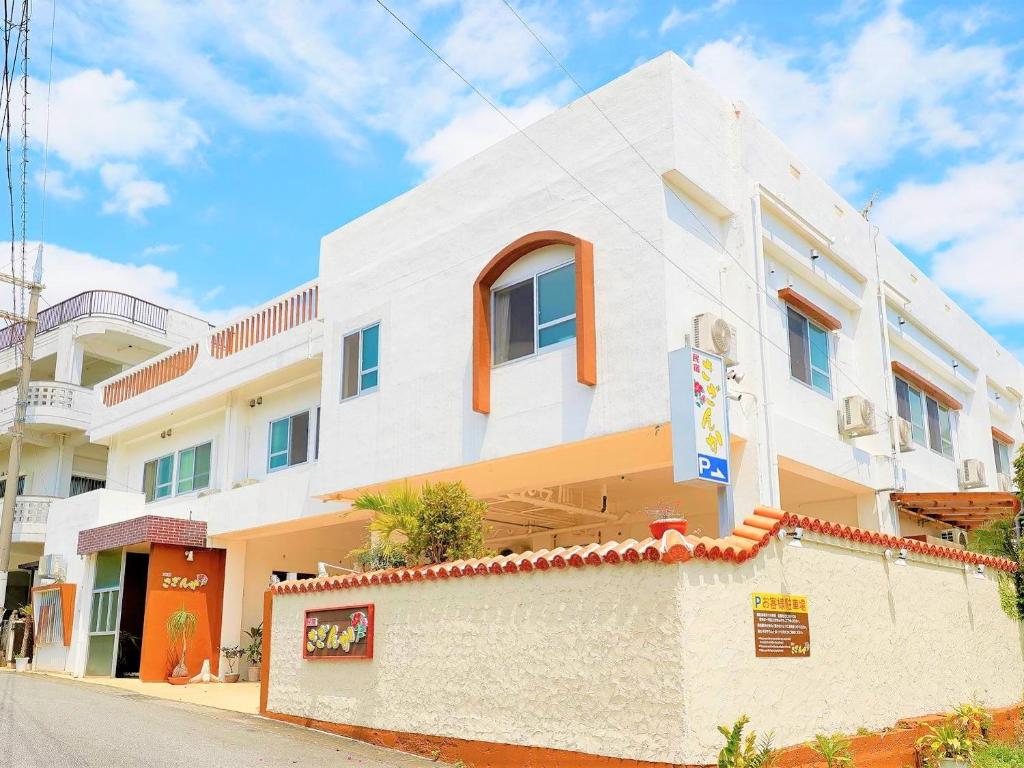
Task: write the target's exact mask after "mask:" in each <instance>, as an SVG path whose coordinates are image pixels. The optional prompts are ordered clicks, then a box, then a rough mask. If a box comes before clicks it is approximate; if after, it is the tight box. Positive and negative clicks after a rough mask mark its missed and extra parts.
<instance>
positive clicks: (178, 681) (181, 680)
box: [167, 677, 192, 685]
mask: <svg viewBox="0 0 1024 768" xmlns="http://www.w3.org/2000/svg"><path fill="white" fill-rule="evenodd" d="M191 679H192V678H191V677H168V678H167V682H168V683H170V684H171V685H185V683H187V682H188V681H189V680H191Z"/></svg>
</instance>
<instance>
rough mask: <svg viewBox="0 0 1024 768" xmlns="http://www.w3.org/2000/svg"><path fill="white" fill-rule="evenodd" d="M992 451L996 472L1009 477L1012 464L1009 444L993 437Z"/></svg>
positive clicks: (1011, 472) (1011, 471)
mask: <svg viewBox="0 0 1024 768" xmlns="http://www.w3.org/2000/svg"><path fill="white" fill-rule="evenodd" d="M992 451H993V453H995V455H996V472H998V473H999V474H1000V475H1006V476H1007V477H1010V476H1011V475H1012V474H1013V465H1012V464H1011V463H1010V446H1008V445H1007V444H1006V443H1004V442H1003V441H1002V440H998V439H996V438H994V437H993V438H992Z"/></svg>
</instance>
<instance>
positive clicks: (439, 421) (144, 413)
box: [46, 54, 1024, 679]
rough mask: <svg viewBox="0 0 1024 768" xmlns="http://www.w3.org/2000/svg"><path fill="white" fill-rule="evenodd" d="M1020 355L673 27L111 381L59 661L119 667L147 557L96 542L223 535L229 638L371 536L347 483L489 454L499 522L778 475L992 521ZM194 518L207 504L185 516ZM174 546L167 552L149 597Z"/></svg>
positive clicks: (692, 501) (567, 517)
mask: <svg viewBox="0 0 1024 768" xmlns="http://www.w3.org/2000/svg"><path fill="white" fill-rule="evenodd" d="M595 103H596V105H598V106H599V107H600V110H599V109H597V108H596V106H595ZM623 137H625V140H624V138H623ZM712 315H714V316H718V317H719V318H721V319H722V320H724V321H725V323H727V324H728V325H731V326H732V327H733V328H734V331H735V335H734V337H733V340H732V342H731V344H728V345H727V346H728V349H726V348H725V347H723V348H722V350H720V351H726V352H727V356H728V357H729V358H730V362H731V363H732V364H733V370H734V371H736V372H738V373H739V374H740V375H739V377H737V378H736V379H734V380H733V381H732V382H731V383H730V393H731V395H732V397H733V398H735V399H732V400H730V402H729V408H730V411H729V417H730V422H731V431H732V435H731V445H730V451H731V460H732V471H733V486H734V510H735V511H734V519H733V520H731V521H723V522H724V523H726V525H725V529H724V530H723V527H722V526H721V525H720V523H719V518H718V513H717V507H716V502H715V497H714V494H713V493H712V492H711V491H709V490H706V489H704V488H697V487H692V486H682V485H677V484H675V483H674V482H673V474H672V447H671V443H672V435H671V432H672V430H671V419H670V413H669V403H670V393H669V378H668V365H667V360H668V354H669V352H670V351H672V350H675V349H677V348H679V347H682V346H684V345H686V344H687V342H688V341H697V340H698V338H697V337H696V336H695V334H699V333H701V329H698V328H696V327H695V318H698V317H702V320H701V323H702V324H703V325H704V329H705V332H706V328H707V323H708V322H709V321H713V319H714V318H713V317H712ZM717 327H718V329H721V328H722V326H721V325H718V326H717ZM1022 373H1024V372H1022V369H1021V364H1020V363H1019V362H1018V361H1017V360H1016V359H1015V358H1014V357H1013V355H1012V354H1010V353H1009V352H1008V351H1007V350H1006V349H1004V348H1002V347H1001V346H1000V345H999V344H998V343H997V342H996V341H995V340H994V339H993V338H992V337H991V336H990V335H988V334H987V333H986V332H985V331H984V330H983V329H982V328H981V327H980V326H978V324H977V323H975V322H974V321H973V320H972V319H971V318H970V317H969V316H968V315H967V313H966V312H965V311H964V310H963V309H961V308H960V307H959V306H957V305H956V304H955V303H954V302H953V300H952V299H950V298H949V297H948V296H947V295H945V294H944V293H943V292H942V291H940V290H939V288H938V287H937V286H936V285H935V284H934V283H932V282H931V281H930V280H929V279H928V277H926V276H925V275H924V274H923V273H922V272H921V271H920V270H919V269H918V268H917V267H916V266H915V265H914V264H913V263H912V262H911V261H910V260H908V259H907V258H906V257H905V256H903V255H902V254H901V253H900V252H899V251H898V250H897V249H896V248H895V247H894V246H893V245H892V244H890V243H889V242H888V241H887V240H886V239H885V236H884V233H880V232H878V230H877V228H876V227H875V226H874V225H872V224H871V223H870V222H869V221H866V220H865V219H864V218H863V217H862V216H861V215H860V213H859V211H858V210H857V208H856V207H854V206H852V205H851V204H850V203H848V202H847V201H845V200H844V199H843V198H841V197H840V196H839V195H838V193H836V192H835V191H834V190H832V189H831V188H830V187H829V186H828V185H827V184H826V183H825V182H824V181H822V180H821V179H820V178H818V177H817V176H815V174H814V172H813V169H811V168H808V167H807V166H806V165H804V164H803V163H802V162H801V161H800V159H799V158H797V157H796V156H794V155H793V154H792V153H791V152H790V151H789V150H787V149H786V147H785V146H784V145H783V144H782V143H781V142H780V141H779V140H778V139H777V138H776V137H774V136H773V135H772V134H771V133H769V132H768V131H767V130H766V129H765V128H764V126H762V125H761V124H760V123H758V122H757V120H756V118H755V117H754V116H753V115H751V114H749V113H748V112H747V110H746V108H745V107H744V106H743V105H742V104H736V103H731V102H728V101H726V100H724V99H723V98H722V97H721V96H719V95H718V94H716V93H714V92H713V91H711V90H710V89H709V88H708V87H707V86H706V85H705V84H704V83H703V82H702V81H700V80H699V79H698V78H697V77H696V76H695V75H694V74H693V72H692V71H691V70H690V69H689V67H687V65H686V64H685V63H684V62H683V61H682V60H680V59H679V58H678V57H676V56H674V55H672V54H666V55H664V56H662V57H659V58H658V59H656V60H654V61H652V62H649V63H647V64H645V65H643V66H641V67H639V68H637V69H636V70H634V71H633V72H631V73H629V74H628V75H626V76H624V77H622V78H619V79H618V80H615V81H614V82H612V83H610V84H608V85H607V86H605V87H603V88H601V89H599V90H598V91H596V92H595V93H594V94H593V95H592V100H591V98H590V97H588V98H584V99H580V100H578V101H576V102H574V103H573V104H571V105H569V106H568V107H566V108H564V109H562V110H560V111H558V112H556V113H554V114H553V115H551V116H549V117H547V118H545V119H544V120H542V121H540V122H539V123H537V124H536V125H534V126H532V127H530V128H529V129H528V130H527V131H526V133H525V135H523V134H520V135H516V136H513V137H511V138H509V139H506V140H505V141H502V142H501V143H499V144H498V145H496V146H494V147H492V148H490V149H488V150H486V151H484V152H482V153H481V154H479V155H477V156H476V157H474V158H472V159H470V160H468V161H466V162H464V163H462V164H461V165H459V166H457V167H456V168H454V169H452V170H451V171H449V172H448V173H445V174H443V175H441V176H439V177H437V178H434V179H431V180H430V181H427V182H426V183H424V184H422V185H421V186H419V187H417V188H415V189H413V190H411V191H410V192H408V193H407V194H405V195H402V196H401V197H399V198H397V199H395V200H393V201H391V202H389V203H387V204H385V205H383V206H381V207H380V208H378V209H376V210H374V211H372V212H370V213H368V214H366V215H365V216H362V217H360V218H358V219H356V220H354V221H352V222H350V223H349V224H347V225H345V226H343V227H342V228H340V229H338V230H337V231H335V232H333V233H331V234H329V235H328V236H327V237H325V238H324V240H323V243H322V249H321V262H320V274H319V278H318V280H317V281H316V282H315V283H311V284H308V285H306V286H302V287H300V288H298V289H295V290H294V291H289V292H287V293H286V294H284V295H283V296H282V297H281V298H280V299H278V300H275V301H273V302H270V303H269V304H268V305H267V306H266V307H263V308H261V309H260V310H258V311H257V312H255V313H254V314H253V315H252V316H251V317H250V318H247V319H245V320H243V321H240V322H239V323H236V324H235V325H233V326H231V327H229V328H225V329H220V330H217V331H215V332H213V333H212V334H211V335H210V336H208V337H205V338H201V339H199V340H198V341H195V342H192V343H191V344H190V345H187V346H185V347H182V348H180V349H178V350H172V351H170V352H168V353H167V354H165V355H164V356H162V357H161V358H159V359H158V360H157V361H155V362H149V363H146V364H145V365H143V366H140V367H138V368H136V369H133V370H132V371H129V372H126V373H124V374H122V375H121V376H119V377H117V378H115V379H114V380H113V381H111V382H108V383H107V384H106V385H105V386H104V388H103V392H104V395H103V405H101V406H98V407H97V409H96V411H95V413H94V414H93V418H92V422H91V426H90V429H89V435H90V439H91V440H92V441H93V442H94V443H99V444H102V445H105V446H107V447H108V448H109V451H110V455H109V466H108V470H107V476H108V478H109V481H110V483H109V486H108V488H107V489H106V490H98V491H93V492H91V493H88V494H84V495H81V496H77V497H75V498H74V499H68V500H66V501H62V502H60V505H59V506H60V510H61V513H60V515H51V520H50V524H49V525H48V529H47V539H46V550H47V552H52V553H55V554H61V555H63V556H64V557H65V558H66V561H67V580H68V581H69V582H74V583H76V584H77V585H78V587H77V588H78V591H79V595H80V597H79V599H78V601H77V609H76V613H75V631H74V636H75V642H74V644H72V646H71V648H70V653H69V654H68V655H67V657H66V659H62V660H61V661H62V662H63V663H64V664H65V665H66V667H67V668H68V669H69V670H70V671H72V672H74V673H75V674H83V673H85V672H89V673H98V674H109V673H110V672H111V670H112V669H113V667H114V666H117V665H114V664H113V662H112V659H111V656H110V655H109V654H110V653H111V651H110V648H109V647H108V645H105V644H103V643H104V642H105V641H103V642H101V641H99V640H96V638H102V637H106V636H109V635H110V634H111V633H113V632H115V631H117V630H118V629H119V628H120V629H124V625H123V621H122V619H120V618H118V617H119V616H120V615H121V614H120V612H118V611H113V612H111V613H109V618H110V620H109V621H106V622H105V623H104V622H100V623H99V624H98V623H97V622H96V620H95V616H91V615H90V610H91V609H90V606H91V605H92V602H93V601H95V599H96V598H95V596H94V597H93V601H90V599H88V597H87V596H88V595H90V594H99V593H100V592H104V591H111V590H113V591H114V597H113V598H104V599H109V600H114V602H113V603H112V604H114V605H117V604H118V603H117V600H118V599H121V598H118V590H121V591H122V592H124V593H125V595H127V592H128V590H129V588H130V585H129V583H128V581H126V580H125V578H124V577H123V576H122V577H121V579H120V581H118V579H116V578H115V579H114V580H113V582H112V583H107V582H104V585H101V586H99V587H96V585H94V583H93V580H94V577H95V573H96V562H97V558H98V553H102V552H104V551H106V552H111V551H113V552H114V553H115V554H114V555H111V556H112V557H116V558H121V561H122V562H123V564H124V565H123V567H126V566H127V564H128V561H129V557H128V554H124V555H122V554H121V552H122V550H123V551H124V552H125V553H131V554H133V555H135V554H137V555H143V554H145V553H150V556H153V553H154V552H155V550H154V547H156V546H157V545H159V546H161V547H166V546H171V547H177V548H178V550H180V552H184V553H189V554H188V556H189V557H198V556H199V555H198V554H197V553H196V552H195V551H194V550H195V549H198V548H201V544H200V545H197V544H195V541H196V540H197V537H198V538H202V537H205V541H204V543H205V544H206V545H207V548H209V549H212V550H215V551H222V553H223V554H222V555H221V556H222V558H223V561H222V565H217V564H216V563H214V565H213V566H211V567H216V568H222V569H223V583H222V594H223V601H222V603H221V602H220V597H219V595H220V592H219V591H218V590H220V589H221V585H220V584H216V585H214V584H213V582H214V581H217V580H216V579H211V585H212V586H211V590H212V591H214V592H216V595H215V596H214V597H213V598H210V600H208V602H209V603H210V604H214V603H216V604H218V605H219V606H220V607H219V608H218V609H216V610H214V609H210V615H209V621H210V627H209V635H210V637H209V642H208V644H207V647H208V652H211V653H213V649H215V648H216V647H217V646H218V645H233V644H235V643H237V642H238V641H239V638H240V632H241V630H242V629H244V628H246V627H249V626H252V625H255V624H256V623H258V622H259V621H260V617H261V615H262V604H263V593H264V591H265V589H266V587H267V585H268V583H269V581H270V579H271V578H272V576H273V575H275V574H277V575H279V576H284V575H286V574H304V573H312V572H315V570H316V567H317V563H318V561H327V562H332V563H342V564H344V565H351V561H350V560H349V559H348V556H347V553H348V552H349V551H350V550H351V549H352V548H353V547H355V546H358V545H360V544H361V543H362V542H363V540H364V520H365V518H363V517H361V516H360V515H359V514H357V513H347V512H346V510H347V509H348V507H349V504H348V502H349V501H351V500H352V499H353V498H354V497H355V496H357V495H358V494H359V493H360V492H361V491H364V490H367V489H377V488H388V487H391V486H394V485H397V484H402V483H405V482H409V483H414V484H415V483H422V482H425V481H430V480H435V479H459V480H462V481H463V482H465V483H466V484H467V486H469V488H470V489H471V490H472V491H473V492H474V493H476V494H477V495H479V496H480V497H482V498H485V499H487V501H488V503H489V507H490V514H489V519H490V524H491V526H492V528H491V530H490V541H491V543H492V545H493V546H494V548H495V549H497V550H499V551H501V550H505V549H511V550H515V551H521V550H524V549H537V548H545V547H546V548H551V547H554V546H565V545H569V544H574V543H583V542H592V541H607V540H610V539H616V540H620V541H621V540H622V539H623V538H629V537H634V538H641V537H642V536H644V535H645V531H646V528H647V523H648V522H649V520H650V519H651V518H652V517H654V516H661V515H663V514H664V513H665V512H666V511H670V512H673V513H675V514H679V515H685V516H686V517H687V518H688V519H689V520H690V525H691V531H696V532H698V533H699V534H703V535H705V536H709V537H715V536H725V535H727V534H729V533H730V528H731V525H732V524H734V523H735V524H738V523H741V522H742V520H743V519H744V518H745V517H746V516H747V515H748V514H749V513H750V511H751V509H752V508H753V507H754V506H755V505H758V504H767V505H771V506H776V507H779V506H781V507H782V508H784V509H785V510H787V511H789V512H792V513H797V514H808V515H814V516H817V517H820V518H825V519H828V520H832V521H838V522H842V523H844V524H847V525H851V526H860V527H863V528H869V529H874V530H881V531H883V532H888V533H897V532H899V533H902V534H903V535H931V536H939V535H941V534H942V533H943V532H944V531H949V530H951V529H952V528H954V527H963V528H970V527H972V526H973V525H976V524H978V523H980V522H982V521H983V519H987V518H989V517H990V516H991V515H992V514H996V513H997V512H996V511H995V510H1002V509H1006V510H1009V509H1012V508H1014V502H1013V499H1012V498H1011V497H1010V495H1009V494H1007V493H1005V491H1006V490H1008V482H1009V480H1008V478H1007V477H1005V476H1007V475H1008V474H1009V468H1008V460H1009V457H1010V455H1011V452H1012V448H1013V445H1014V444H1015V443H1016V442H1018V441H1019V440H1020V435H1021V422H1020V400H1021V393H1022V392H1024V375H1022ZM851 398H852V399H851ZM871 406H873V412H874V413H873V416H872V414H871V411H872V407H871ZM847 411H849V413H848V414H847ZM844 419H845V424H844ZM901 419H902V420H904V421H905V422H907V423H906V424H904V423H903V421H901ZM115 489H116V490H115ZM1001 491H1002V492H1001ZM920 493H929V494H939V495H934V496H928V497H920V496H917V495H915V494H920ZM980 494H984V495H980ZM979 509H981V510H982V511H980V512H979V511H977V510H979ZM144 518H145V519H147V520H149V521H150V522H148V523H146V524H145V525H143V524H142V523H140V522H138V521H140V520H142V519H144ZM167 520H178V521H191V523H190V525H193V524H194V525H196V526H198V528H189V529H188V530H186V529H185V528H184V527H183V526H184V524H181V525H178V526H177V527H175V526H170V527H171V528H174V531H175V532H174V533H173V534H168V535H166V536H165V535H164V534H160V533H157V528H158V527H159V526H160V525H170V523H167V522H166V521H167ZM130 521H136V523H134V524H133V523H132V522H130ZM133 525H134V527H133ZM204 525H205V528H204V527H203V526H204ZM105 526H106V527H105ZM111 526H112V527H111ZM80 534H81V537H80ZM161 552H163V550H161ZM179 554H180V553H179ZM165 555H166V553H164V554H161V558H163V559H162V560H161V563H164V562H169V560H167V557H171V556H165ZM177 559H178V560H180V561H181V563H182V564H183V565H182V566H181V567H182V568H184V569H185V571H188V569H189V568H190V567H191V566H185V565H184V563H185V562H190V563H191V562H193V561H192V560H186V558H185V557H182V556H178V557H177ZM172 560H173V557H172ZM211 562H213V561H211ZM138 567H140V568H141V567H143V565H139V566H138ZM161 567H163V566H161ZM171 572H172V571H161V572H160V573H157V572H156V571H155V570H154V567H153V566H151V567H150V568H149V586H148V590H149V594H150V596H152V595H153V594H154V590H156V592H157V593H159V589H160V587H159V585H156V586H155V585H154V577H155V576H159V575H160V574H161V573H163V574H164V575H167V574H169V573H171ZM189 572H190V571H189ZM204 575H209V574H204ZM94 587H96V588H95V589H94ZM211 601H212V602H211ZM144 603H145V600H143V604H144ZM204 610H205V609H204ZM142 612H143V610H142V609H139V610H138V611H136V612H135V613H134V614H133V615H132V617H131V620H130V623H131V625H132V627H134V628H137V629H139V631H142V628H143V625H144V624H145V623H146V622H148V621H149V619H148V618H145V619H144V618H143V616H142V615H141V613H142ZM142 636H143V645H146V643H147V641H149V642H151V643H152V644H154V645H155V644H158V643H159V640H158V638H156V637H155V635H154V634H149V635H147V634H146V633H145V632H143V635H142ZM94 641H95V647H96V648H98V649H99V650H98V651H96V652H95V653H94V652H93V651H92V650H91V649H90V644H91V643H93V642H94ZM153 654H154V656H158V655H159V654H158V653H157V652H156V651H154V652H153ZM145 655H146V651H145V650H144V651H143V656H144V657H145ZM213 655H215V656H216V655H217V654H216V653H213ZM115 656H116V653H115ZM112 665H113V666H112ZM145 666H146V661H145V658H144V659H143V661H142V667H143V668H144V669H145ZM120 671H132V670H120ZM143 676H144V677H145V674H144V675H143ZM152 678H153V679H159V678H160V674H154V675H153V676H152Z"/></svg>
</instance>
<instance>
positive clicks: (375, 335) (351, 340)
mask: <svg viewBox="0 0 1024 768" xmlns="http://www.w3.org/2000/svg"><path fill="white" fill-rule="evenodd" d="M341 358H342V361H341V399H342V400H346V399H348V398H350V397H355V396H356V395H361V394H363V393H364V392H372V391H373V390H375V389H376V388H377V386H378V384H380V323H374V324H373V325H370V326H367V327H366V328H363V329H362V330H360V331H356V332H355V333H350V334H348V335H347V336H345V339H344V341H343V342H342V349H341Z"/></svg>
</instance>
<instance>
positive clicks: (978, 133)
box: [693, 5, 1008, 188]
mask: <svg viewBox="0 0 1024 768" xmlns="http://www.w3.org/2000/svg"><path fill="white" fill-rule="evenodd" d="M802 54H803V52H802V51H797V50H791V49H786V48H775V49H764V48H762V47H759V46H756V45H755V43H754V42H753V41H751V40H748V39H743V38H737V39H734V40H728V41H726V40H719V41H715V42H713V43H709V44H707V45H705V46H703V47H702V48H700V49H699V50H698V52H697V53H696V55H695V56H694V61H693V63H694V67H695V68H696V69H697V71H698V72H700V73H701V74H703V75H704V76H705V77H707V78H708V79H709V80H710V81H711V82H712V83H714V84H715V85H717V86H718V87H719V88H720V89H721V90H722V91H723V92H724V93H725V94H727V95H728V96H730V97H732V98H737V99H743V100H745V101H746V102H747V103H748V104H749V105H750V107H751V108H752V109H753V111H754V113H755V114H756V115H757V116H758V117H759V118H760V119H761V120H763V121H764V122H765V124H766V125H767V126H768V127H769V128H771V129H772V130H774V131H775V132H776V133H778V134H779V135H780V136H781V137H782V138H783V140H784V141H786V142H787V144H789V145H790V146H791V147H792V148H793V149H794V150H795V151H796V152H797V153H798V154H799V155H801V156H802V157H803V158H804V159H806V160H807V161H808V162H809V164H810V166H811V167H812V168H814V169H815V170H817V171H818V172H819V173H821V174H822V175H824V176H825V177H827V178H829V179H831V180H833V181H834V182H836V183H838V184H839V186H840V187H845V188H850V187H853V186H855V181H856V175H857V173H859V172H863V171H869V170H872V169H876V168H880V167H884V166H886V165H887V164H888V163H889V162H890V161H891V160H892V159H893V157H894V156H895V155H896V153H897V152H899V151H900V150H903V149H906V148H908V147H916V148H918V149H920V150H922V151H926V152H936V151H939V150H942V149H963V148H965V147H970V146H976V145H978V144H979V143H981V142H983V141H986V140H989V139H990V138H991V137H992V135H993V133H994V126H995V125H996V124H995V123H994V122H993V121H992V120H990V115H988V114H986V113H985V109H984V106H983V105H982V104H981V103H980V96H979V94H984V93H986V92H991V91H994V90H996V89H997V88H998V86H999V85H1000V84H1002V83H1004V82H1006V80H1007V78H1008V73H1007V66H1006V56H1005V52H1004V51H1003V50H1002V49H1000V48H998V47H996V46H991V45H976V46H958V45H955V44H951V43H950V44H946V45H942V46H934V45H931V44H930V43H929V41H928V40H927V39H926V35H925V33H924V31H923V30H922V29H921V28H920V27H919V26H917V25H916V24H914V23H913V22H911V21H910V20H909V19H907V18H906V17H905V16H903V15H902V14H901V13H900V12H899V9H898V6H896V5H893V6H890V7H889V8H887V9H886V10H885V11H884V12H883V13H882V14H881V15H880V16H878V17H877V18H875V19H873V20H871V21H870V22H868V23H866V24H865V25H864V26H863V27H862V28H861V29H860V31H859V32H858V34H857V35H856V36H855V37H854V38H853V40H852V42H851V43H850V44H849V45H847V46H846V47H845V48H837V49H834V50H832V51H831V52H830V53H826V54H825V55H824V61H823V62H822V64H821V66H819V68H818V69H817V70H816V71H814V72H813V73H808V72H807V71H806V70H805V69H804V68H803V67H801V66H798V65H797V63H796V60H797V58H798V57H799V56H800V55H802ZM895 73H898V74H895ZM998 108H999V107H998V106H993V109H998Z"/></svg>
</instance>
